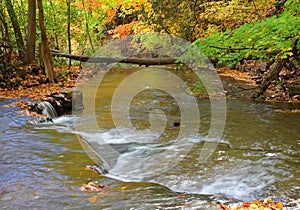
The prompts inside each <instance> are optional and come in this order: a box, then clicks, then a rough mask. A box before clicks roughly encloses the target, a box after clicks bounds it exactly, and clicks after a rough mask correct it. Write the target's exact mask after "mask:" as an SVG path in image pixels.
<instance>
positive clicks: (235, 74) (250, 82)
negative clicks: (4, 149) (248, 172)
mask: <svg viewBox="0 0 300 210" xmlns="http://www.w3.org/2000/svg"><path fill="white" fill-rule="evenodd" d="M35 68H37V67H35ZM80 71H81V67H79V66H72V67H71V68H70V69H68V68H67V67H64V68H56V69H55V72H56V78H55V80H56V83H55V84H52V83H48V82H47V80H46V78H45V76H44V75H43V74H42V73H41V72H42V70H41V69H40V70H38V71H34V72H30V68H27V70H24V72H23V74H24V73H26V74H27V75H26V76H24V77H23V78H21V77H20V76H18V74H14V75H15V76H14V77H12V78H10V80H11V82H13V83H14V87H13V88H6V87H2V88H1V87H0V97H1V98H24V97H27V98H31V99H33V100H34V101H47V100H51V96H52V95H55V94H61V93H62V92H71V91H72V88H73V87H75V86H76V79H77V78H78V76H79V75H80ZM216 71H217V73H218V74H219V76H220V78H221V81H222V83H223V86H224V90H225V94H226V97H228V98H244V99H249V100H250V96H251V94H252V93H253V91H255V88H256V86H257V83H258V79H257V78H258V76H257V75H255V74H253V72H252V73H251V72H245V71H244V72H242V71H239V70H231V69H228V68H218V69H216ZM36 72H38V73H36ZM283 74H285V75H286V74H287V72H284V73H283ZM295 79H296V80H297V79H299V80H300V78H293V80H292V81H291V82H295V81H294V80H295ZM286 82H287V83H288V82H289V81H286ZM256 101H259V102H263V103H267V104H275V105H276V107H278V108H277V110H278V111H283V112H300V95H293V96H291V95H290V94H289V93H288V90H287V89H286V88H283V86H282V84H279V83H274V84H272V85H271V87H270V88H268V90H267V91H266V93H265V96H264V97H263V98H260V99H258V100H256ZM30 103H31V102H30V101H28V100H26V101H19V102H17V103H14V104H11V105H10V106H17V107H20V108H22V109H23V110H24V109H25V108H26V107H27V106H28V105H30ZM23 114H25V113H24V112H23ZM26 114H28V112H27V113H26ZM30 114H33V115H36V114H35V113H30Z"/></svg>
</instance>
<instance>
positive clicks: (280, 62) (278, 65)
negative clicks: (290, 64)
mask: <svg viewBox="0 0 300 210" xmlns="http://www.w3.org/2000/svg"><path fill="white" fill-rule="evenodd" d="M287 60H288V59H287V58H285V59H281V58H278V59H277V60H276V61H275V62H274V64H273V66H272V68H271V70H270V72H269V73H268V74H267V75H266V76H265V77H264V79H263V81H262V82H261V84H260V85H259V86H258V87H257V89H256V90H255V92H254V93H253V94H252V96H251V98H252V99H256V98H258V97H260V96H261V95H263V94H264V92H265V91H266V90H267V89H268V87H269V86H270V84H271V83H272V81H273V80H275V79H276V78H277V77H278V75H279V73H280V71H281V69H282V68H283V67H284V65H285V63H286V62H287Z"/></svg>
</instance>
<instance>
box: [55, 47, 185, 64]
mask: <svg viewBox="0 0 300 210" xmlns="http://www.w3.org/2000/svg"><path fill="white" fill-rule="evenodd" d="M51 52H52V55H54V56H58V57H64V58H69V59H72V60H76V61H81V62H89V63H106V64H110V63H132V64H138V65H145V66H151V65H167V64H175V63H179V62H178V58H136V57H120V56H116V57H111V56H85V55H73V54H67V53H60V52H58V51H56V50H51Z"/></svg>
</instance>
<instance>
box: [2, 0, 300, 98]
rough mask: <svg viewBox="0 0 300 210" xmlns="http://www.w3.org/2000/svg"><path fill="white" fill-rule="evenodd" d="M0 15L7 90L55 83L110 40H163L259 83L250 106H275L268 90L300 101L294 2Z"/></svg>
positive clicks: (141, 0) (41, 4) (14, 10)
mask: <svg viewBox="0 0 300 210" xmlns="http://www.w3.org/2000/svg"><path fill="white" fill-rule="evenodd" d="M0 7H1V16H0V17H1V22H0V24H1V25H0V26H1V39H0V47H1V48H0V50H1V57H0V59H1V60H0V64H1V72H0V88H2V89H3V88H9V89H11V88H13V89H23V88H26V81H27V83H29V84H27V85H28V86H31V85H37V84H34V83H32V82H30V81H29V82H28V80H30V78H31V79H32V78H35V77H37V80H38V81H40V82H39V83H42V84H43V83H55V82H56V83H57V82H58V80H59V79H60V80H62V79H63V80H65V77H66V76H67V75H69V72H70V67H71V66H76V65H77V66H78V65H80V59H81V58H80V56H90V55H93V54H94V53H95V52H96V50H97V47H99V46H103V45H105V44H106V43H108V42H110V41H111V40H114V39H118V38H125V37H126V36H129V35H131V34H142V33H147V32H148V33H149V32H160V33H166V34H172V35H174V36H178V37H181V38H183V39H185V40H188V41H189V42H191V43H192V44H193V45H195V46H196V47H197V48H199V50H201V51H202V52H204V53H205V54H206V55H207V56H208V57H209V58H210V59H211V62H212V63H213V64H214V66H215V67H227V68H230V69H237V70H239V71H242V72H247V73H249V74H250V75H255V76H256V78H255V81H256V83H257V88H256V90H255V91H254V93H253V94H252V96H251V97H252V98H253V99H256V98H263V99H265V98H267V99H270V97H266V96H264V93H265V91H266V90H267V89H268V88H269V87H270V86H271V87H272V86H276V87H273V89H274V88H275V89H276V90H278V91H277V92H278V93H276V94H275V95H276V97H275V98H276V99H278V100H297V99H298V98H299V97H298V95H299V85H298V83H299V70H298V69H299V49H300V47H299V46H300V44H299V41H298V40H299V31H300V30H299V27H300V26H299V25H300V24H299V23H300V19H299V7H300V3H299V1H297V0H286V1H285V0H281V1H275V0H272V1H268V2H265V1H262V0H257V1H240V0H232V1H222V0H218V1H205V0H194V1H163V2H160V1H155V0H152V1H147V0H124V1H117V0H113V1H105V0H103V1H98V0H90V1H84V0H82V1H75V0H67V1H51V0H49V1H37V2H36V1H34V0H31V1H28V2H27V1H17V0H14V1H13V0H4V1H1V4H0ZM175 19H176V22H174V20H175ZM59 53H60V54H59ZM63 54H64V55H63ZM58 55H60V56H58ZM74 55H75V56H74ZM70 56H71V57H70ZM72 56H73V57H72ZM76 56H77V57H76ZM78 56H79V57H78ZM63 57H65V58H63ZM66 57H69V58H70V59H67V58H66ZM76 60H79V61H76ZM81 61H82V59H81ZM169 62H170V61H169ZM171 62H173V61H172V60H171ZM272 64H274V65H272ZM61 68H64V69H65V70H63V71H61V70H60V71H59V70H55V69H61ZM71 74H73V73H72V72H71ZM73 76H74V75H73ZM22 84H25V85H22ZM269 89H270V88H269ZM275 92H276V91H275ZM273 95H274V94H273ZM294 96H296V97H294ZM273 98H274V97H273Z"/></svg>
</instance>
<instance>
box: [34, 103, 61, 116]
mask: <svg viewBox="0 0 300 210" xmlns="http://www.w3.org/2000/svg"><path fill="white" fill-rule="evenodd" d="M38 105H39V106H40V107H41V109H42V110H43V114H45V115H47V116H48V117H49V118H51V119H55V118H57V117H58V115H57V112H56V111H55V109H54V107H53V106H52V105H51V104H50V103H49V102H48V101H40V102H39V103H38Z"/></svg>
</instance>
